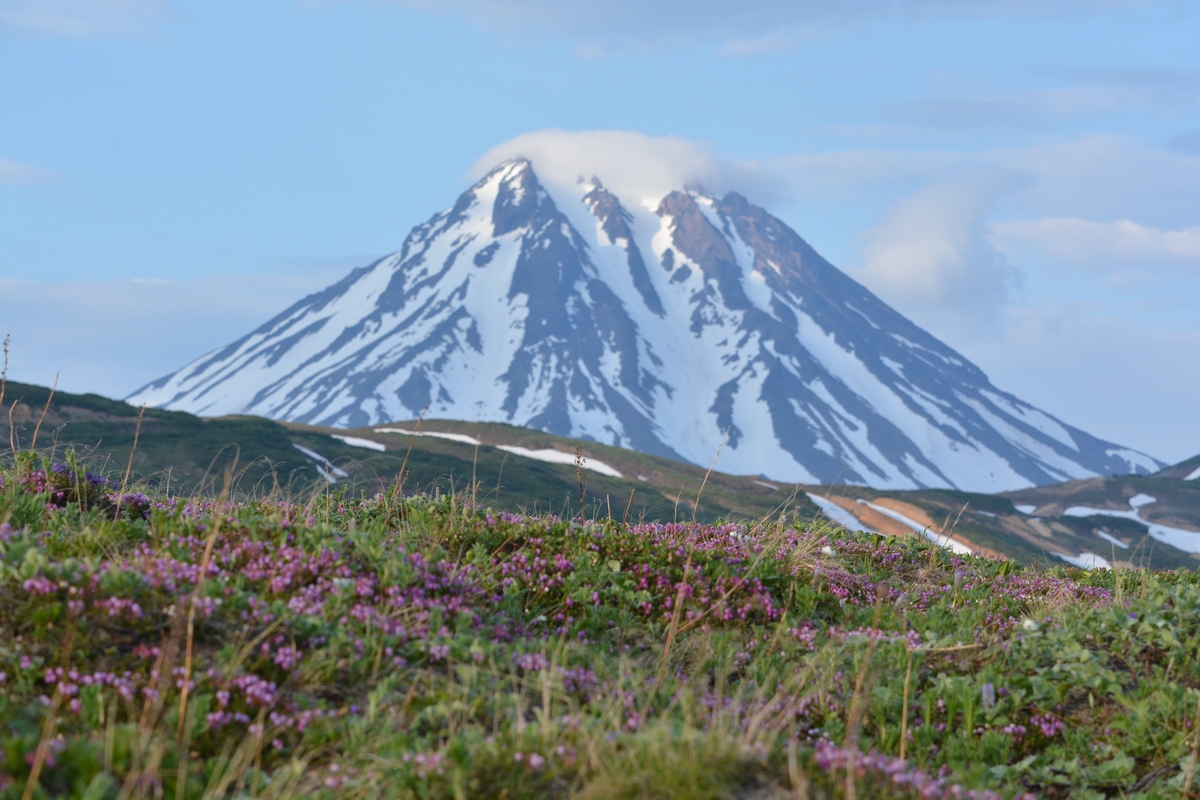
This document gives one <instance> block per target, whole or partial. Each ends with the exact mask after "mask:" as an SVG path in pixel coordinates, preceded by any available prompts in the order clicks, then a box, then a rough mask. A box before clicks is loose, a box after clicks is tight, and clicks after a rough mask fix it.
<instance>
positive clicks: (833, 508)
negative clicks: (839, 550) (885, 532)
mask: <svg viewBox="0 0 1200 800" xmlns="http://www.w3.org/2000/svg"><path fill="white" fill-rule="evenodd" d="M805 494H807V495H808V499H809V500H812V501H813V503H815V504H816V506H817V508H819V509H821V513H822V514H824V515H825V516H827V517H829V518H830V519H831V520H833V521H834V522H836V523H837V524H838V525H841V526H842V527H843V528H845V529H846V530H849V531H865V532H866V533H875V531H873V530H871V529H870V528H868V527H865V526H864V525H863V524H862V523H861V522H859V521H858V519H857V518H856V517H855V516H854V515H853V514H851V513H850V512H849V511H847V510H846V509H844V508H842V507H841V506H839V505H838V504H837V503H835V502H833V501H832V500H829V499H826V498H824V497H821V495H819V494H812V493H811V492H805Z"/></svg>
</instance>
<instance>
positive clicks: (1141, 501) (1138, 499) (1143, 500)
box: [1129, 492, 1158, 508]
mask: <svg viewBox="0 0 1200 800" xmlns="http://www.w3.org/2000/svg"><path fill="white" fill-rule="evenodd" d="M1157 502H1158V498H1157V497H1151V496H1150V495H1148V494H1144V493H1141V492H1139V493H1138V494H1135V495H1134V496H1133V497H1131V498H1129V505H1130V506H1131V507H1132V508H1141V507H1142V506H1148V505H1150V504H1151V503H1157Z"/></svg>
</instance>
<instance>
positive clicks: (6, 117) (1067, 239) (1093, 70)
mask: <svg viewBox="0 0 1200 800" xmlns="http://www.w3.org/2000/svg"><path fill="white" fill-rule="evenodd" d="M830 5H834V4H829V3H819V2H816V0H811V2H810V1H809V0H788V1H787V2H776V1H774V0H743V2H741V3H737V4H731V3H727V2H716V1H715V0H699V1H698V2H690V3H684V2H676V1H675V0H663V1H662V2H657V3H655V2H645V0H643V1H642V2H635V0H610V2H607V3H604V4H598V3H583V2H575V1H574V0H558V2H551V0H490V1H489V2H476V1H475V0H443V1H442V2H438V3H433V2H422V1H419V0H418V1H415V2H386V1H385V0H362V1H361V2H354V1H352V0H346V1H343V2H335V1H334V0H328V1H326V2H322V1H321V0H255V2H245V0H242V1H241V2H223V1H222V0H206V2H183V1H182V0H176V2H167V0H0V335H2V334H3V333H6V332H7V333H11V334H12V337H13V345H12V367H11V370H10V373H11V375H12V377H14V378H16V379H18V380H28V381H35V382H41V383H49V382H51V381H53V380H54V376H55V373H61V378H60V385H61V386H63V387H64V388H66V389H70V390H74V391H82V390H91V391H97V392H101V393H106V394H109V395H113V396H122V395H124V394H127V393H129V392H130V391H132V390H133V389H135V388H137V387H138V386H140V385H141V384H142V383H144V382H146V381H148V380H151V379H153V378H156V377H158V376H160V375H162V374H165V373H167V372H170V371H172V370H174V369H176V368H177V367H179V366H181V365H182V364H184V363H186V362H187V361H189V360H191V359H192V358H194V357H195V356H197V355H199V354H200V353H202V352H204V351H206V350H209V349H211V348H213V347H216V346H218V345H221V344H224V343H226V342H228V341H230V340H232V339H234V338H236V337H238V336H240V335H241V334H243V333H245V332H246V331H248V330H249V329H251V328H252V327H254V326H256V325H257V324H259V323H260V322H262V321H264V320H265V319H266V318H268V317H269V316H271V315H272V314H273V313H275V312H276V311H278V310H281V309H282V308H283V307H285V306H286V305H288V304H289V303H290V302H292V301H294V300H295V299H298V298H299V297H300V296H302V295H303V294H305V293H307V292H309V291H313V290H315V289H317V288H320V287H321V286H323V285H325V284H326V283H328V282H330V281H331V280H333V279H335V278H336V277H338V276H340V274H342V273H343V272H345V271H346V270H348V269H349V268H351V267H353V266H356V265H358V264H361V263H365V262H366V261H367V260H368V259H371V258H374V257H377V256H379V255H382V254H384V253H387V252H390V251H392V250H395V249H397V248H399V246H400V245H401V243H402V242H403V239H404V237H405V235H406V234H407V232H408V231H409V230H410V229H411V228H412V226H414V225H415V224H417V223H418V222H420V221H423V220H424V219H427V218H428V217H429V216H430V215H431V214H432V213H434V212H435V211H438V210H440V209H442V208H444V207H446V206H448V205H450V204H451V203H452V202H453V200H454V198H455V197H456V196H457V194H458V193H459V192H460V191H461V190H462V189H463V188H465V186H466V185H467V184H468V183H469V181H470V177H471V175H472V174H473V173H472V170H473V169H477V167H478V164H477V162H479V160H480V159H481V157H483V156H484V154H485V153H487V152H488V151H489V150H491V149H493V148H495V147H497V146H499V145H501V144H502V143H504V142H506V141H508V140H511V139H513V138H514V137H517V136H521V135H523V134H528V133H530V132H536V131H545V130H547V129H561V130H565V131H606V130H623V131H636V132H639V133H641V134H644V135H646V136H649V137H665V136H672V137H677V138H676V139H673V140H671V141H673V142H676V143H677V144H678V147H679V150H680V152H681V153H683V152H689V153H690V152H702V153H704V154H706V157H708V158H711V159H712V160H713V161H714V163H719V164H722V165H725V166H727V167H730V168H731V169H730V170H727V171H729V172H730V174H736V175H738V176H740V177H739V178H737V179H735V180H734V184H735V186H734V188H738V189H740V190H742V191H743V192H744V193H745V194H747V195H748V196H750V198H751V199H752V200H755V201H757V202H759V203H760V204H763V205H766V206H768V207H769V208H770V209H771V210H772V211H774V212H775V213H776V214H777V215H779V216H780V217H782V218H783V219H784V220H785V221H786V222H788V223H789V224H791V225H792V226H793V227H794V228H795V229H796V230H797V231H798V232H799V233H800V234H801V235H802V236H804V237H805V238H806V239H808V240H809V241H810V242H811V243H812V244H813V245H814V246H815V247H817V249H818V250H820V251H821V252H822V253H823V254H824V255H825V256H826V257H827V258H829V259H830V260H831V261H833V262H834V263H835V264H838V265H839V266H841V267H843V268H844V269H845V270H846V271H847V272H848V273H849V274H850V275H852V276H853V277H855V278H856V279H858V280H860V281H862V282H863V283H865V284H866V285H867V286H868V287H869V288H871V289H872V290H873V291H875V292H876V293H877V294H879V295H880V296H881V297H883V299H884V300H886V301H888V302H889V303H891V304H893V305H894V306H895V307H897V308H898V309H899V310H901V311H902V312H904V313H906V314H908V315H909V316H910V317H912V318H913V319H914V320H915V321H916V322H918V323H919V324H921V325H924V326H925V327H927V328H928V329H930V330H931V331H932V332H933V333H934V334H936V335H938V336H940V337H941V338H943V339H944V340H945V341H946V342H947V343H949V344H950V345H952V346H954V347H956V348H957V349H959V350H960V351H961V352H963V353H964V354H965V355H966V356H968V357H969V358H971V359H973V360H974V361H976V362H977V363H978V364H979V365H980V366H981V367H983V368H984V370H985V371H986V372H987V373H988V374H989V376H991V378H992V380H993V382H994V383H996V384H997V385H998V386H1000V387H1001V388H1003V389H1006V390H1008V391H1012V392H1013V393H1015V394H1017V395H1018V396H1020V397H1022V398H1024V399H1026V400H1029V401H1030V402H1033V403H1035V404H1037V405H1039V406H1041V407H1043V408H1045V409H1046V410H1048V411H1050V412H1051V413H1053V414H1056V415H1058V416H1059V417H1061V418H1063V419H1064V420H1065V421H1067V422H1069V423H1071V424H1074V425H1078V426H1080V427H1082V428H1084V429H1086V430H1088V431H1090V432H1092V433H1094V434H1096V435H1099V436H1103V437H1106V438H1109V439H1112V440H1114V441H1117V442H1120V443H1122V444H1126V445H1129V446H1133V447H1138V448H1141V449H1144V450H1146V451H1147V452H1150V453H1151V454H1152V455H1155V456H1157V457H1158V458H1161V459H1164V460H1168V461H1173V460H1179V459H1183V458H1185V457H1188V456H1191V455H1194V454H1196V453H1198V452H1200V414H1197V413H1196V408H1197V406H1198V402H1200V48H1198V47H1196V44H1195V43H1196V41H1200V6H1198V4H1196V3H1194V2H1190V1H1179V2H1171V1H1170V0H1160V1H1159V2H1151V1H1145V2H1139V1H1138V0H1124V1H1123V0H1041V1H1040V2H1032V1H1031V0H990V2H983V1H982V0H955V1H954V2H950V0H908V2H894V1H893V0H847V1H846V2H843V3H839V4H836V9H837V11H836V12H835V13H830V12H828V11H826V10H823V9H824V8H825V7H826V6H830ZM543 137H544V138H547V140H548V141H552V140H553V136H552V135H551V134H543ZM616 155H618V156H619V155H620V154H616ZM535 167H536V163H535Z"/></svg>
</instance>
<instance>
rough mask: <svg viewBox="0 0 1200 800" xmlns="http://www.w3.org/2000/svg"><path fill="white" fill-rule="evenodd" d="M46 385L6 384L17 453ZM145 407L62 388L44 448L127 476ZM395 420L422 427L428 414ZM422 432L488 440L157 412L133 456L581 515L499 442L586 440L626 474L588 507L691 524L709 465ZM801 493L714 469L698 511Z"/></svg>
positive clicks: (283, 479)
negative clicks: (75, 453)
mask: <svg viewBox="0 0 1200 800" xmlns="http://www.w3.org/2000/svg"><path fill="white" fill-rule="evenodd" d="M49 393H50V392H49V389H47V388H45V387H40V386H31V385H28V384H22V383H13V382H10V383H9V384H8V391H7V396H6V398H5V406H6V407H8V406H12V411H13V413H12V419H13V423H14V427H15V432H14V434H13V437H12V438H13V441H14V442H15V443H16V446H17V449H18V450H20V449H25V448H28V447H29V446H30V444H31V440H32V437H33V433H34V429H35V427H36V425H37V422H38V418H39V417H40V415H41V413H42V409H43V407H45V405H46V400H47V397H48V395H49ZM14 403H15V405H14ZM138 411H139V409H138V408H136V407H134V406H132V405H130V404H128V403H124V402H121V401H117V400H110V399H108V398H105V397H101V396H99V395H94V394H85V395H76V394H69V393H65V392H57V393H55V395H54V397H53V400H52V401H51V404H50V408H49V411H48V412H47V414H46V418H45V421H44V423H43V424H42V428H41V431H40V432H39V435H38V442H37V445H38V449H39V450H53V449H54V448H55V447H58V448H62V447H65V446H73V447H75V448H77V449H79V450H80V451H81V452H85V453H88V454H90V457H91V459H92V460H93V461H94V462H95V463H96V464H97V465H98V466H103V467H106V468H107V470H108V471H109V472H116V473H117V474H118V475H119V474H121V473H123V472H124V470H125V467H126V464H127V463H128V460H129V453H130V449H131V447H132V446H133V439H134V433H135V430H136V429H137V416H138ZM0 416H3V419H0V446H3V447H4V448H5V449H8V445H9V441H10V432H9V427H8V416H7V413H6V414H4V415H0ZM375 427H388V426H375ZM390 427H392V428H396V429H404V430H412V429H414V428H416V427H417V423H415V422H414V421H407V422H400V423H396V424H394V425H392V426H390ZM420 431H421V432H422V433H438V432H444V433H452V434H453V433H457V434H459V435H464V436H470V437H478V438H479V440H480V442H481V443H480V445H479V446H478V447H476V446H475V445H474V444H467V443H464V442H462V441H453V440H450V439H446V438H440V437H437V436H432V435H421V436H416V437H414V436H411V435H405V434H399V433H377V432H375V430H374V429H373V428H366V429H356V430H345V429H336V428H325V427H319V426H310V425H300V424H295V423H279V422H274V421H272V420H267V419H263V418H261V417H250V416H229V417H217V418H201V417H197V416H195V415H193V414H188V413H186V412H181V411H165V410H162V409H152V408H147V409H146V410H145V414H144V418H143V421H142V427H141V433H140V436H139V438H138V443H137V450H136V453H135V455H134V460H133V465H134V470H135V475H136V476H137V477H138V478H140V479H142V480H148V481H151V482H153V483H155V484H157V485H163V486H167V485H169V487H170V488H171V491H172V493H180V494H185V495H186V494H188V493H192V492H200V491H203V492H210V493H211V492H216V491H219V490H220V489H221V485H222V481H223V476H224V474H225V471H226V470H227V469H229V468H233V467H236V485H235V489H236V491H238V492H239V493H241V494H242V495H247V494H252V493H260V494H266V493H268V492H270V491H272V490H275V491H284V492H288V493H290V494H291V495H293V496H296V497H304V496H306V494H307V493H312V492H316V491H324V490H326V489H327V488H329V487H330V486H332V487H333V488H335V489H341V490H344V491H350V492H367V493H374V492H376V491H379V490H380V489H381V488H383V487H384V486H391V485H393V484H394V483H395V482H396V479H397V475H398V473H399V472H400V469H401V467H402V466H403V467H404V471H405V473H406V478H405V483H404V485H405V488H406V490H413V491H416V490H424V491H431V492H432V491H441V492H450V491H459V490H463V489H465V488H469V487H470V486H471V484H472V480H474V482H475V484H476V485H477V487H478V489H477V498H478V501H479V502H481V503H487V504H489V505H492V506H495V507H498V508H502V509H509V510H522V509H528V510H533V509H535V508H536V509H537V510H539V511H543V512H545V511H551V512H553V513H558V514H564V513H570V514H572V515H573V514H577V513H579V476H578V475H577V471H576V468H575V465H574V463H550V462H547V461H544V460H539V459H538V458H533V457H529V456H523V455H520V454H519V453H514V452H508V451H505V450H502V449H500V448H499V447H498V445H502V446H513V447H523V448H525V449H526V450H530V451H538V450H543V449H556V450H557V452H558V454H559V456H558V457H559V459H560V460H561V461H565V462H573V461H574V453H575V448H576V447H580V448H582V449H581V454H582V455H583V456H584V457H585V459H590V460H592V461H598V462H602V463H603V464H604V465H608V466H611V467H612V471H613V472H615V473H617V474H619V475H620V476H621V477H615V476H614V475H613V474H603V472H602V471H595V470H592V469H585V470H584V471H583V473H582V477H583V480H584V494H585V505H586V506H587V508H588V514H589V515H592V514H601V515H605V514H607V513H609V512H608V509H609V508H610V507H611V508H612V513H613V515H614V516H621V517H623V516H625V515H626V514H628V516H629V517H631V518H633V519H639V518H642V517H645V518H648V519H654V520H662V521H668V522H669V521H672V520H674V519H681V520H691V518H692V506H693V505H694V503H695V500H696V496H697V494H698V493H699V490H700V486H701V483H702V482H703V481H704V477H705V470H704V469H702V468H699V467H696V466H693V465H690V464H683V463H680V462H676V461H672V460H670V459H666V458H661V457H658V456H650V455H646V454H643V453H637V452H634V451H630V450H622V449H620V448H615V447H607V446H604V445H598V444H595V443H593V442H578V441H574V440H569V439H565V438H562V437H557V436H551V435H549V434H545V433H541V432H539V431H531V430H528V429H524V428H518V427H515V426H512V425H503V424H497V423H487V424H479V423H474V424H472V423H454V422H445V421H438V422H437V423H436V424H435V423H432V422H426V423H425V424H424V425H422V426H421V427H420ZM348 441H349V442H352V443H347V442H348ZM410 446H411V452H410V451H409V448H410ZM377 448H382V449H377ZM539 455H541V454H539ZM713 455H716V453H715V452H714V453H713ZM544 457H545V456H543V458H544ZM585 463H586V462H585ZM596 466H597V469H601V467H600V465H596ZM329 479H332V480H333V481H334V483H332V484H331V483H330V480H329ZM793 493H795V492H794V487H785V486H782V485H780V484H775V483H771V482H768V481H763V480H761V479H759V478H756V477H739V476H732V475H726V474H723V473H717V472H714V473H713V474H712V476H711V477H710V478H709V480H708V483H707V484H706V485H705V487H704V492H703V494H702V495H701V497H700V504H699V509H698V511H697V513H696V516H697V519H702V520H705V521H708V520H712V519H715V518H717V517H733V518H761V517H763V516H766V515H771V516H773V517H777V516H778V515H779V514H780V513H788V514H789V515H794V514H796V513H800V514H803V515H805V516H806V517H812V516H814V515H816V514H817V513H818V510H817V508H816V507H815V506H814V505H812V504H811V503H810V502H809V501H808V499H807V497H806V496H805V495H804V494H803V493H802V492H801V493H796V494H797V497H796V498H793V499H792V500H791V501H790V502H789V496H790V495H791V494H793Z"/></svg>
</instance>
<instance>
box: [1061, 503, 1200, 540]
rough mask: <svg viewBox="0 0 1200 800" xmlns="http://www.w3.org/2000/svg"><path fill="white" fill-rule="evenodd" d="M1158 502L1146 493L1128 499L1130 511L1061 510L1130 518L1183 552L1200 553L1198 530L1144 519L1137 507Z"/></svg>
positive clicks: (1068, 514)
mask: <svg viewBox="0 0 1200 800" xmlns="http://www.w3.org/2000/svg"><path fill="white" fill-rule="evenodd" d="M1156 502H1158V501H1157V500H1156V499H1155V498H1153V497H1151V496H1150V495H1148V494H1138V495H1134V496H1133V497H1131V498H1130V500H1129V505H1130V506H1132V507H1133V510H1132V511H1114V510H1112V509H1110V508H1092V507H1090V506H1071V507H1070V508H1068V509H1067V510H1066V511H1064V512H1063V516H1064V517H1120V518H1121V519H1130V520H1133V521H1134V522H1137V523H1139V524H1142V525H1145V526H1146V528H1147V530H1148V531H1149V532H1150V535H1151V536H1152V537H1154V538H1155V539H1157V540H1158V541H1160V542H1162V543H1163V544H1169V545H1171V547H1174V548H1176V549H1177V550H1182V551H1183V552H1185V553H1200V531H1189V530H1186V529H1184V528H1172V527H1171V526H1170V525H1160V524H1158V523H1157V522H1149V521H1148V520H1144V519H1142V518H1141V516H1140V515H1139V514H1138V511H1137V509H1139V508H1141V507H1142V506H1144V505H1149V504H1150V503H1156Z"/></svg>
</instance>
